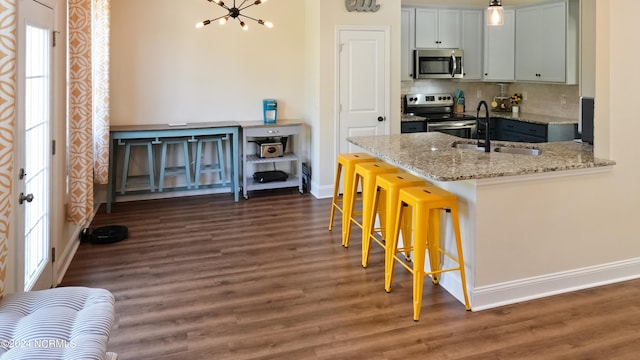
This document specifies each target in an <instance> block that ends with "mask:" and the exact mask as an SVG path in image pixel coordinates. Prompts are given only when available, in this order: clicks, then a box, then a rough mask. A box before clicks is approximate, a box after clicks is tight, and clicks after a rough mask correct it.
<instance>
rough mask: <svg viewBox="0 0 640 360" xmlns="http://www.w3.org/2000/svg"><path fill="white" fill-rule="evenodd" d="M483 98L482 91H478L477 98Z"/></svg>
mask: <svg viewBox="0 0 640 360" xmlns="http://www.w3.org/2000/svg"><path fill="white" fill-rule="evenodd" d="M481 97H482V90H480V89H478V90H476V98H478V99H480V98H481Z"/></svg>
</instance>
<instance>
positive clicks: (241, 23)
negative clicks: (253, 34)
mask: <svg viewBox="0 0 640 360" xmlns="http://www.w3.org/2000/svg"><path fill="white" fill-rule="evenodd" d="M240 26H241V27H242V30H244V31H247V30H249V27H248V26H247V24H245V23H244V21H240Z"/></svg>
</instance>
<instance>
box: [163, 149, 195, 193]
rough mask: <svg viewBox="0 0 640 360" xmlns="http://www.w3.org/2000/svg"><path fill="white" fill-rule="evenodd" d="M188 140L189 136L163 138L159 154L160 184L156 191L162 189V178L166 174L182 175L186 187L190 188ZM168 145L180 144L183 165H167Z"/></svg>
mask: <svg viewBox="0 0 640 360" xmlns="http://www.w3.org/2000/svg"><path fill="white" fill-rule="evenodd" d="M189 140H190V138H165V139H160V141H161V142H162V154H161V156H160V185H158V191H160V192H161V191H162V190H163V189H164V179H165V177H166V176H179V175H184V178H185V181H186V183H187V189H191V163H190V162H189ZM170 145H179V146H182V157H183V159H184V160H183V162H184V164H183V165H177V166H171V167H167V150H168V148H169V146H170Z"/></svg>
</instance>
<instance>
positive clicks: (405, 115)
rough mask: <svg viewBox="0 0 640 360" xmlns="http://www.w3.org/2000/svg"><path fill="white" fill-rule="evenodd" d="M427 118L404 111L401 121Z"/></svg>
mask: <svg viewBox="0 0 640 360" xmlns="http://www.w3.org/2000/svg"><path fill="white" fill-rule="evenodd" d="M425 120H427V118H426V117H424V116H416V115H408V114H404V113H403V114H402V115H400V121H425Z"/></svg>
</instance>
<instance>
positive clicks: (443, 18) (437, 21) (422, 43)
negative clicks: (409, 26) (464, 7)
mask: <svg viewBox="0 0 640 360" xmlns="http://www.w3.org/2000/svg"><path fill="white" fill-rule="evenodd" d="M415 16H416V19H415V21H416V33H415V41H416V48H427V49H429V48H432V49H443V48H444V49H453V48H460V47H461V44H460V43H461V36H460V32H461V21H462V20H461V10H458V9H424V8H419V9H416V14H415Z"/></svg>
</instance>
